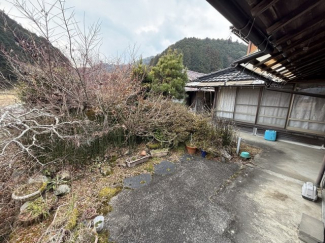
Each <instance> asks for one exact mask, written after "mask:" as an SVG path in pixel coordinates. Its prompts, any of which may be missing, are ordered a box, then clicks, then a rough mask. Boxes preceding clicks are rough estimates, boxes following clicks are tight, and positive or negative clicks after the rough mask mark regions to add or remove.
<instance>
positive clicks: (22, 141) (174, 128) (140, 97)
mask: <svg viewBox="0 0 325 243" xmlns="http://www.w3.org/2000/svg"><path fill="white" fill-rule="evenodd" d="M12 3H13V4H14V6H15V7H17V8H18V9H19V10H20V11H21V12H22V13H23V14H24V15H25V17H26V18H27V19H28V20H30V21H31V22H32V23H33V24H36V27H37V28H38V32H39V33H40V34H42V38H43V39H44V40H45V41H44V45H39V44H38V42H37V41H34V38H35V36H34V35H29V36H28V45H27V44H26V37H25V36H23V37H20V36H17V37H16V38H17V39H16V42H17V43H18V44H19V46H20V47H21V48H22V50H23V52H24V53H26V54H28V55H30V56H31V59H28V60H24V61H22V60H21V59H20V58H19V57H18V56H16V55H13V54H12V52H11V51H8V50H6V49H4V48H2V49H1V52H2V55H3V56H4V57H5V58H6V60H7V62H8V63H9V64H10V66H11V69H12V72H13V73H14V75H15V76H16V77H17V79H18V82H19V85H18V87H17V90H18V93H19V96H20V99H21V100H22V101H23V102H24V103H23V105H22V106H21V107H20V108H19V109H20V110H19V112H12V111H9V110H6V111H4V112H3V113H1V116H0V137H1V141H0V148H1V152H0V159H1V167H2V168H9V169H8V171H10V173H13V172H12V171H11V170H10V168H12V167H13V166H14V165H15V163H18V162H17V160H18V159H19V162H20V163H22V164H24V165H25V167H24V168H25V169H26V167H28V166H29V167H32V168H33V169H34V170H41V171H47V173H48V174H49V175H51V177H52V180H51V181H50V182H49V184H48V188H47V189H48V190H52V189H55V188H56V187H57V186H58V185H60V184H62V182H65V181H64V180H63V181H62V180H60V179H59V178H58V177H55V176H54V175H53V174H55V173H56V171H55V170H56V169H54V172H52V171H50V170H49V169H48V168H49V167H50V166H52V167H58V166H59V165H60V166H71V165H73V167H74V168H80V167H82V166H84V165H87V166H89V167H88V168H90V169H91V170H93V166H92V163H97V162H96V161H98V160H103V161H104V162H105V164H104V162H103V164H102V165H100V167H96V168H95V169H94V170H98V169H99V168H103V167H104V166H109V167H110V166H112V167H113V166H115V160H116V159H117V158H118V157H121V156H124V155H126V154H127V155H130V154H132V151H133V150H136V148H137V146H138V145H139V144H145V143H149V144H154V145H155V146H157V147H158V146H159V147H160V148H177V147H179V145H181V144H185V143H186V142H188V141H189V140H190V139H191V138H192V139H193V142H194V143H195V144H196V145H197V146H198V147H200V148H202V149H205V150H208V151H209V152H210V153H211V154H217V153H218V151H219V150H220V149H221V148H222V149H225V150H227V151H228V152H229V153H231V152H232V150H231V147H232V145H233V136H234V135H233V130H232V126H231V124H228V123H222V124H221V123H220V122H214V121H213V120H212V119H211V117H206V116H204V115H202V114H194V113H192V112H190V111H189V109H188V108H187V107H185V106H184V105H182V104H178V103H175V102H173V100H172V98H183V97H184V94H185V91H184V85H185V82H186V79H187V78H186V73H185V69H184V66H183V64H182V55H181V54H179V53H178V52H177V51H172V50H170V51H169V52H168V53H167V54H166V55H165V56H163V57H162V59H161V61H159V62H158V65H157V66H156V67H154V68H153V69H152V70H151V72H150V71H149V70H147V69H146V67H144V66H143V65H142V63H141V62H140V63H136V62H133V63H130V64H127V65H126V64H124V65H119V64H118V63H117V64H116V65H114V70H110V71H107V69H106V68H105V65H103V62H102V61H101V60H98V53H97V47H98V43H99V42H98V32H99V26H98V25H96V24H95V25H92V26H90V28H89V31H88V32H83V31H81V29H80V28H78V27H76V26H77V23H76V22H74V19H73V15H67V10H66V8H65V2H64V1H61V0H59V1H56V2H55V3H54V4H53V5H51V4H50V5H49V4H45V5H42V6H41V9H34V6H32V7H31V8H29V7H28V6H27V5H26V4H25V1H20V0H13V1H12ZM51 21H53V22H51ZM56 24H58V25H57V26H56V27H57V28H59V29H63V30H64V31H63V32H60V34H59V38H62V39H65V40H66V43H67V44H66V46H65V50H66V51H65V53H64V54H65V55H66V57H64V56H63V55H62V54H60V55H58V53H57V50H56V49H53V48H51V44H50V43H51V41H53V39H56V38H58V36H57V34H54V33H53V31H52V29H53V28H55V27H53V25H54V26H55V25H56ZM49 26H51V27H49ZM8 31H13V32H14V30H13V29H10V26H8ZM137 65H138V66H137ZM95 166H98V165H97V164H96V165H95ZM101 166H102V167H101ZM45 168H46V169H45ZM142 170H146V171H147V172H152V171H153V164H150V165H147V166H146V165H143V168H142ZM8 173H9V172H8ZM114 173H115V168H114ZM114 173H113V174H114ZM113 176H114V175H112V177H113ZM8 177H10V176H8V175H6V180H8ZM122 179H123V177H121V178H114V180H115V182H114V183H116V184H119V183H120V180H122ZM116 184H114V187H113V186H112V185H110V187H107V188H102V189H98V190H99V191H98V194H96V195H95V197H96V198H97V199H98V201H96V205H91V206H92V207H91V208H87V209H83V210H81V211H80V210H79V208H77V207H76V204H77V203H75V201H74V200H71V202H72V203H70V204H69V203H68V204H66V205H61V206H60V207H59V209H58V210H57V212H56V214H55V215H54V219H53V222H52V223H50V225H49V227H48V228H47V229H49V230H47V231H46V232H45V233H44V234H43V235H42V236H41V238H42V237H43V238H42V239H43V242H51V241H52V240H53V241H56V242H62V241H65V240H64V239H66V238H65V237H66V236H67V235H69V236H71V237H72V238H73V239H79V241H80V242H83V241H84V238H82V239H80V237H78V235H75V236H74V235H73V234H71V232H79V230H80V232H82V227H81V226H80V225H79V223H78V222H79V221H78V220H79V219H81V218H82V217H84V218H86V217H87V215H93V214H95V213H108V212H109V211H110V210H111V207H110V205H109V204H108V203H109V200H110V199H111V197H113V196H114V195H116V194H117V193H118V192H119V191H120V190H121V188H120V185H116ZM111 186H112V187H111ZM6 193H7V194H6V195H7V198H6V202H10V199H9V198H8V194H9V190H6ZM96 193H97V191H96ZM91 196H92V195H90V197H91ZM85 204H86V203H85ZM98 204H100V205H101V206H98ZM36 206H39V205H38V204H37V205H36ZM10 207H12V208H13V207H14V206H13V205H12V204H11V205H10ZM33 210H34V209H33ZM10 213H11V215H10V217H11V221H10V223H9V226H8V225H6V229H8V228H9V230H10V227H11V224H12V223H13V222H14V216H13V215H14V213H15V212H14V210H12V211H10ZM81 215H82V216H81ZM79 226H80V227H81V228H79ZM80 232H79V233H80ZM87 232H88V231H87ZM7 233H8V232H5V233H3V236H5V235H6V234H7ZM80 235H81V234H79V236H80ZM87 237H88V236H87ZM87 237H86V238H87ZM91 237H92V236H91ZM44 239H45V240H44ZM50 240H51V241H50ZM77 241H78V240H77ZM40 242H41V241H40Z"/></svg>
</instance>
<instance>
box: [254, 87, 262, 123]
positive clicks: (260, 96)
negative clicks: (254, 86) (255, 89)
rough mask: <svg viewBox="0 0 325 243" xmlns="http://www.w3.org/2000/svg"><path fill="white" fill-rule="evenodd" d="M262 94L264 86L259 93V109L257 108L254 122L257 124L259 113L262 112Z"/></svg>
mask: <svg viewBox="0 0 325 243" xmlns="http://www.w3.org/2000/svg"><path fill="white" fill-rule="evenodd" d="M262 94H263V87H261V88H260V93H259V95H258V101H257V110H256V116H255V123H254V124H255V125H256V124H257V119H258V114H259V113H260V105H261V100H262Z"/></svg>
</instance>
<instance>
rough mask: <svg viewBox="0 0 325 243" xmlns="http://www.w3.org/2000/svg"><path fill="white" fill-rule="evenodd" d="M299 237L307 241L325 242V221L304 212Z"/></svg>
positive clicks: (310, 242) (311, 242)
mask: <svg viewBox="0 0 325 243" xmlns="http://www.w3.org/2000/svg"><path fill="white" fill-rule="evenodd" d="M299 239H300V240H302V241H303V242H306V243H323V242H324V225H323V222H322V221H320V220H318V219H315V218H313V217H311V216H309V215H307V214H304V213H303V214H302V217H301V222H300V225H299Z"/></svg>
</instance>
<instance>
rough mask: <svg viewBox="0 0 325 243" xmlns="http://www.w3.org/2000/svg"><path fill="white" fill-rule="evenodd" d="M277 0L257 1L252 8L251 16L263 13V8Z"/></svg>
mask: <svg viewBox="0 0 325 243" xmlns="http://www.w3.org/2000/svg"><path fill="white" fill-rule="evenodd" d="M278 1H279V0H272V1H270V0H264V1H261V2H260V3H258V4H257V5H256V6H255V7H253V8H252V10H251V14H252V16H253V17H257V16H259V15H260V14H261V13H263V12H264V11H265V10H267V9H269V8H270V7H272V6H273V5H274V4H276V3H277V2H278Z"/></svg>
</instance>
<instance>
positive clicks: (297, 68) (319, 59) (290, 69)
mask: <svg viewBox="0 0 325 243" xmlns="http://www.w3.org/2000/svg"><path fill="white" fill-rule="evenodd" d="M323 60H325V56H323V57H322V58H314V59H313V60H312V61H309V62H308V63H306V64H303V65H300V66H299V65H290V64H289V63H288V64H289V65H282V66H280V67H278V68H276V69H273V70H272V71H270V73H281V72H277V70H278V69H280V68H283V67H285V68H286V69H285V70H288V71H290V72H293V71H297V70H301V69H303V68H305V67H308V66H310V65H314V64H317V63H319V62H320V61H323ZM283 71H284V70H283ZM281 74H282V73H281Z"/></svg>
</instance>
